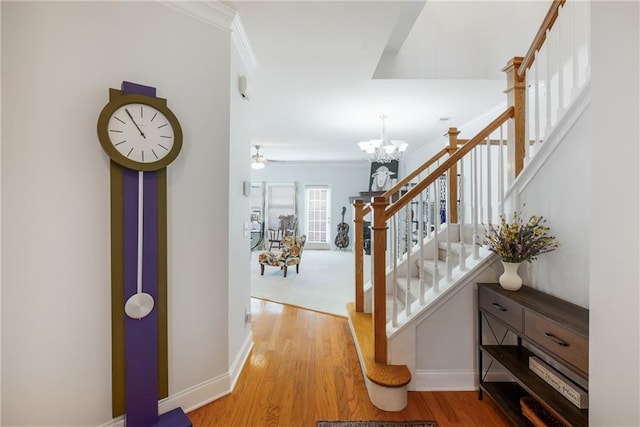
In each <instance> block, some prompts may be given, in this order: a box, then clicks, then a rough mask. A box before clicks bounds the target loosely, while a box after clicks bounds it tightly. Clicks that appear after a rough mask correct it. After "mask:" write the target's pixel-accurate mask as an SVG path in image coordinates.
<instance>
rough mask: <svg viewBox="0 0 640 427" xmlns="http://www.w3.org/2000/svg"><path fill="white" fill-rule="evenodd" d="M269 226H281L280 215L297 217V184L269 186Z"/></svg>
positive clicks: (267, 207)
mask: <svg viewBox="0 0 640 427" xmlns="http://www.w3.org/2000/svg"><path fill="white" fill-rule="evenodd" d="M266 204H267V206H266V209H267V225H268V227H269V228H278V227H279V226H280V219H279V217H280V215H297V212H296V186H295V184H267V203H266Z"/></svg>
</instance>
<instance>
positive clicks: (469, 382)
mask: <svg viewBox="0 0 640 427" xmlns="http://www.w3.org/2000/svg"><path fill="white" fill-rule="evenodd" d="M485 381H511V380H510V377H509V376H508V375H507V373H506V372H490V373H489V374H487V375H486V376H485ZM409 390H410V391H474V390H478V377H477V375H476V371H475V370H473V369H467V370H446V371H430V370H421V369H416V371H415V372H414V373H413V375H412V379H411V383H410V384H409Z"/></svg>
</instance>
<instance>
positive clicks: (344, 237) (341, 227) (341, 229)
mask: <svg viewBox="0 0 640 427" xmlns="http://www.w3.org/2000/svg"><path fill="white" fill-rule="evenodd" d="M346 211H347V208H346V206H343V207H342V222H341V223H340V224H338V235H337V236H336V240H335V243H336V246H337V247H339V248H340V249H344V248H346V247H347V246H349V224H347V223H346V222H344V213H345V212H346Z"/></svg>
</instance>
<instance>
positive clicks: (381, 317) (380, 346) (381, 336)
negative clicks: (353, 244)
mask: <svg viewBox="0 0 640 427" xmlns="http://www.w3.org/2000/svg"><path fill="white" fill-rule="evenodd" d="M388 205H389V202H387V199H386V198H385V197H373V198H372V201H371V208H372V210H373V222H372V226H371V257H372V265H373V318H372V320H373V347H374V353H375V355H374V358H375V361H376V362H381V363H387V282H386V281H387V266H386V251H387V218H386V213H385V209H386V208H387V206H388Z"/></svg>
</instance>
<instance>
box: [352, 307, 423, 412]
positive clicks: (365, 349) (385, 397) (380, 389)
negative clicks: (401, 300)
mask: <svg viewBox="0 0 640 427" xmlns="http://www.w3.org/2000/svg"><path fill="white" fill-rule="evenodd" d="M347 313H348V314H349V327H350V328H351V336H352V337H353V341H354V344H355V346H356V351H357V353H358V359H360V367H361V368H362V374H363V376H364V382H365V384H366V386H367V392H368V393H369V399H370V400H371V403H373V404H374V405H375V406H376V407H377V408H379V409H382V410H383V411H389V412H397V411H402V410H403V409H404V408H406V407H407V384H409V382H410V381H411V372H409V369H408V368H407V367H406V366H405V365H387V364H386V363H377V362H375V359H374V349H373V326H372V320H371V314H370V313H358V312H356V309H355V304H354V303H352V302H350V303H349V304H347Z"/></svg>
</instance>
